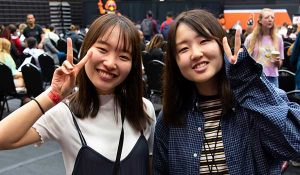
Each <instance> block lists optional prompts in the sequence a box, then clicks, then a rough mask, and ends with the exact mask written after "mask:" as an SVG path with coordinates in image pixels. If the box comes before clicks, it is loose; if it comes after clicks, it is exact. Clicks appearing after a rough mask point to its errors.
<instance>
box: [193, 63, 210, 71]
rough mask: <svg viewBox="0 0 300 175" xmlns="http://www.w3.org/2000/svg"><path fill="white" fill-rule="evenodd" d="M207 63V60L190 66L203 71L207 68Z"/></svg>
mask: <svg viewBox="0 0 300 175" xmlns="http://www.w3.org/2000/svg"><path fill="white" fill-rule="evenodd" d="M207 65H208V61H202V62H200V63H197V64H195V65H193V67H192V68H193V69H194V70H195V71H197V72H200V71H204V70H205V69H206V68H207Z"/></svg>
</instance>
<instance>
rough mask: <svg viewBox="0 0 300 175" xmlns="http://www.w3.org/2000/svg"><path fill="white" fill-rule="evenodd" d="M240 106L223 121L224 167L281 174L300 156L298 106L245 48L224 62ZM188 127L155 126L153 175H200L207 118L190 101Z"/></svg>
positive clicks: (236, 173)
mask: <svg viewBox="0 0 300 175" xmlns="http://www.w3.org/2000/svg"><path fill="white" fill-rule="evenodd" d="M224 62H225V67H226V74H227V78H228V79H229V82H230V86H231V88H232V90H233V95H234V97H235V100H236V103H235V106H234V108H232V110H231V111H229V112H227V114H226V115H224V116H222V119H221V128H222V139H223V144H224V150H225V156H226V164H227V166H228V169H229V173H230V174H231V175H241V174H247V175H257V174H262V175H266V174H272V175H273V174H280V164H281V162H282V161H283V160H289V159H293V158H296V157H300V106H299V105H298V104H296V103H292V102H289V101H288V99H287V96H286V95H285V93H284V92H283V91H282V90H280V89H277V88H276V87H275V86H273V85H272V84H270V83H269V82H268V81H267V80H266V78H265V76H264V75H262V67H261V65H259V64H257V63H256V62H255V61H254V60H253V59H252V58H251V57H250V56H249V54H248V52H247V51H246V49H245V48H244V52H242V53H240V54H239V58H238V61H237V63H236V64H235V65H231V64H230V63H229V62H228V61H227V59H226V58H225V59H224ZM187 103H190V104H191V105H190V108H189V109H188V112H187V123H186V125H185V127H176V126H173V125H171V124H169V125H167V124H165V123H164V122H163V121H162V114H160V115H159V118H158V120H157V123H156V129H155V136H154V148H153V149H154V150H153V168H154V174H155V175H157V174H172V175H194V174H195V175H196V174H199V164H200V155H201V150H202V144H203V139H204V136H203V135H204V133H203V131H204V117H203V114H202V112H201V110H200V109H198V108H197V107H196V103H197V97H196V95H195V97H194V98H191V101H190V102H187Z"/></svg>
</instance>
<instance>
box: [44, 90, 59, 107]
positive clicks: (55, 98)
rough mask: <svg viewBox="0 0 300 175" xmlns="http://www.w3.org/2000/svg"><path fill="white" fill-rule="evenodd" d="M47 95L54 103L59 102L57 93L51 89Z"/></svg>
mask: <svg viewBox="0 0 300 175" xmlns="http://www.w3.org/2000/svg"><path fill="white" fill-rule="evenodd" d="M47 95H48V97H49V98H50V100H51V101H52V102H53V103H54V104H58V103H59V102H61V97H60V95H59V93H57V92H55V91H53V90H52V89H51V90H50V91H49V92H48V94H47Z"/></svg>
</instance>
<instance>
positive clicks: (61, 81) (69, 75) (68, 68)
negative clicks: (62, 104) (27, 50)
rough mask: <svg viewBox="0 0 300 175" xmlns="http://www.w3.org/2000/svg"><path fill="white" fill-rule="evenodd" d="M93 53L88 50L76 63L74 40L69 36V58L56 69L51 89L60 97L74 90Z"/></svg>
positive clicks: (62, 97)
mask: <svg viewBox="0 0 300 175" xmlns="http://www.w3.org/2000/svg"><path fill="white" fill-rule="evenodd" d="M92 54H93V53H92V51H88V53H87V54H86V55H85V56H84V57H83V58H82V59H81V60H80V62H79V63H77V64H76V65H74V64H73V47H72V40H71V38H67V59H66V61H64V62H63V64H62V65H61V66H60V67H59V68H57V69H56V70H55V72H54V74H53V78H52V82H51V88H52V89H51V90H52V91H54V92H56V93H58V94H59V95H60V99H64V98H65V97H66V96H67V95H68V94H69V93H70V92H71V91H72V90H73V88H74V87H75V82H76V77H77V74H78V72H79V71H80V69H81V68H82V67H83V66H84V65H85V63H86V62H87V61H88V59H89V58H90V57H91V56H92Z"/></svg>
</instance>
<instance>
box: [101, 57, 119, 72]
mask: <svg viewBox="0 0 300 175" xmlns="http://www.w3.org/2000/svg"><path fill="white" fill-rule="evenodd" d="M103 65H104V66H105V68H106V69H107V70H113V69H116V68H117V65H116V62H115V59H114V57H108V58H107V59H105V60H104V61H103Z"/></svg>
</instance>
